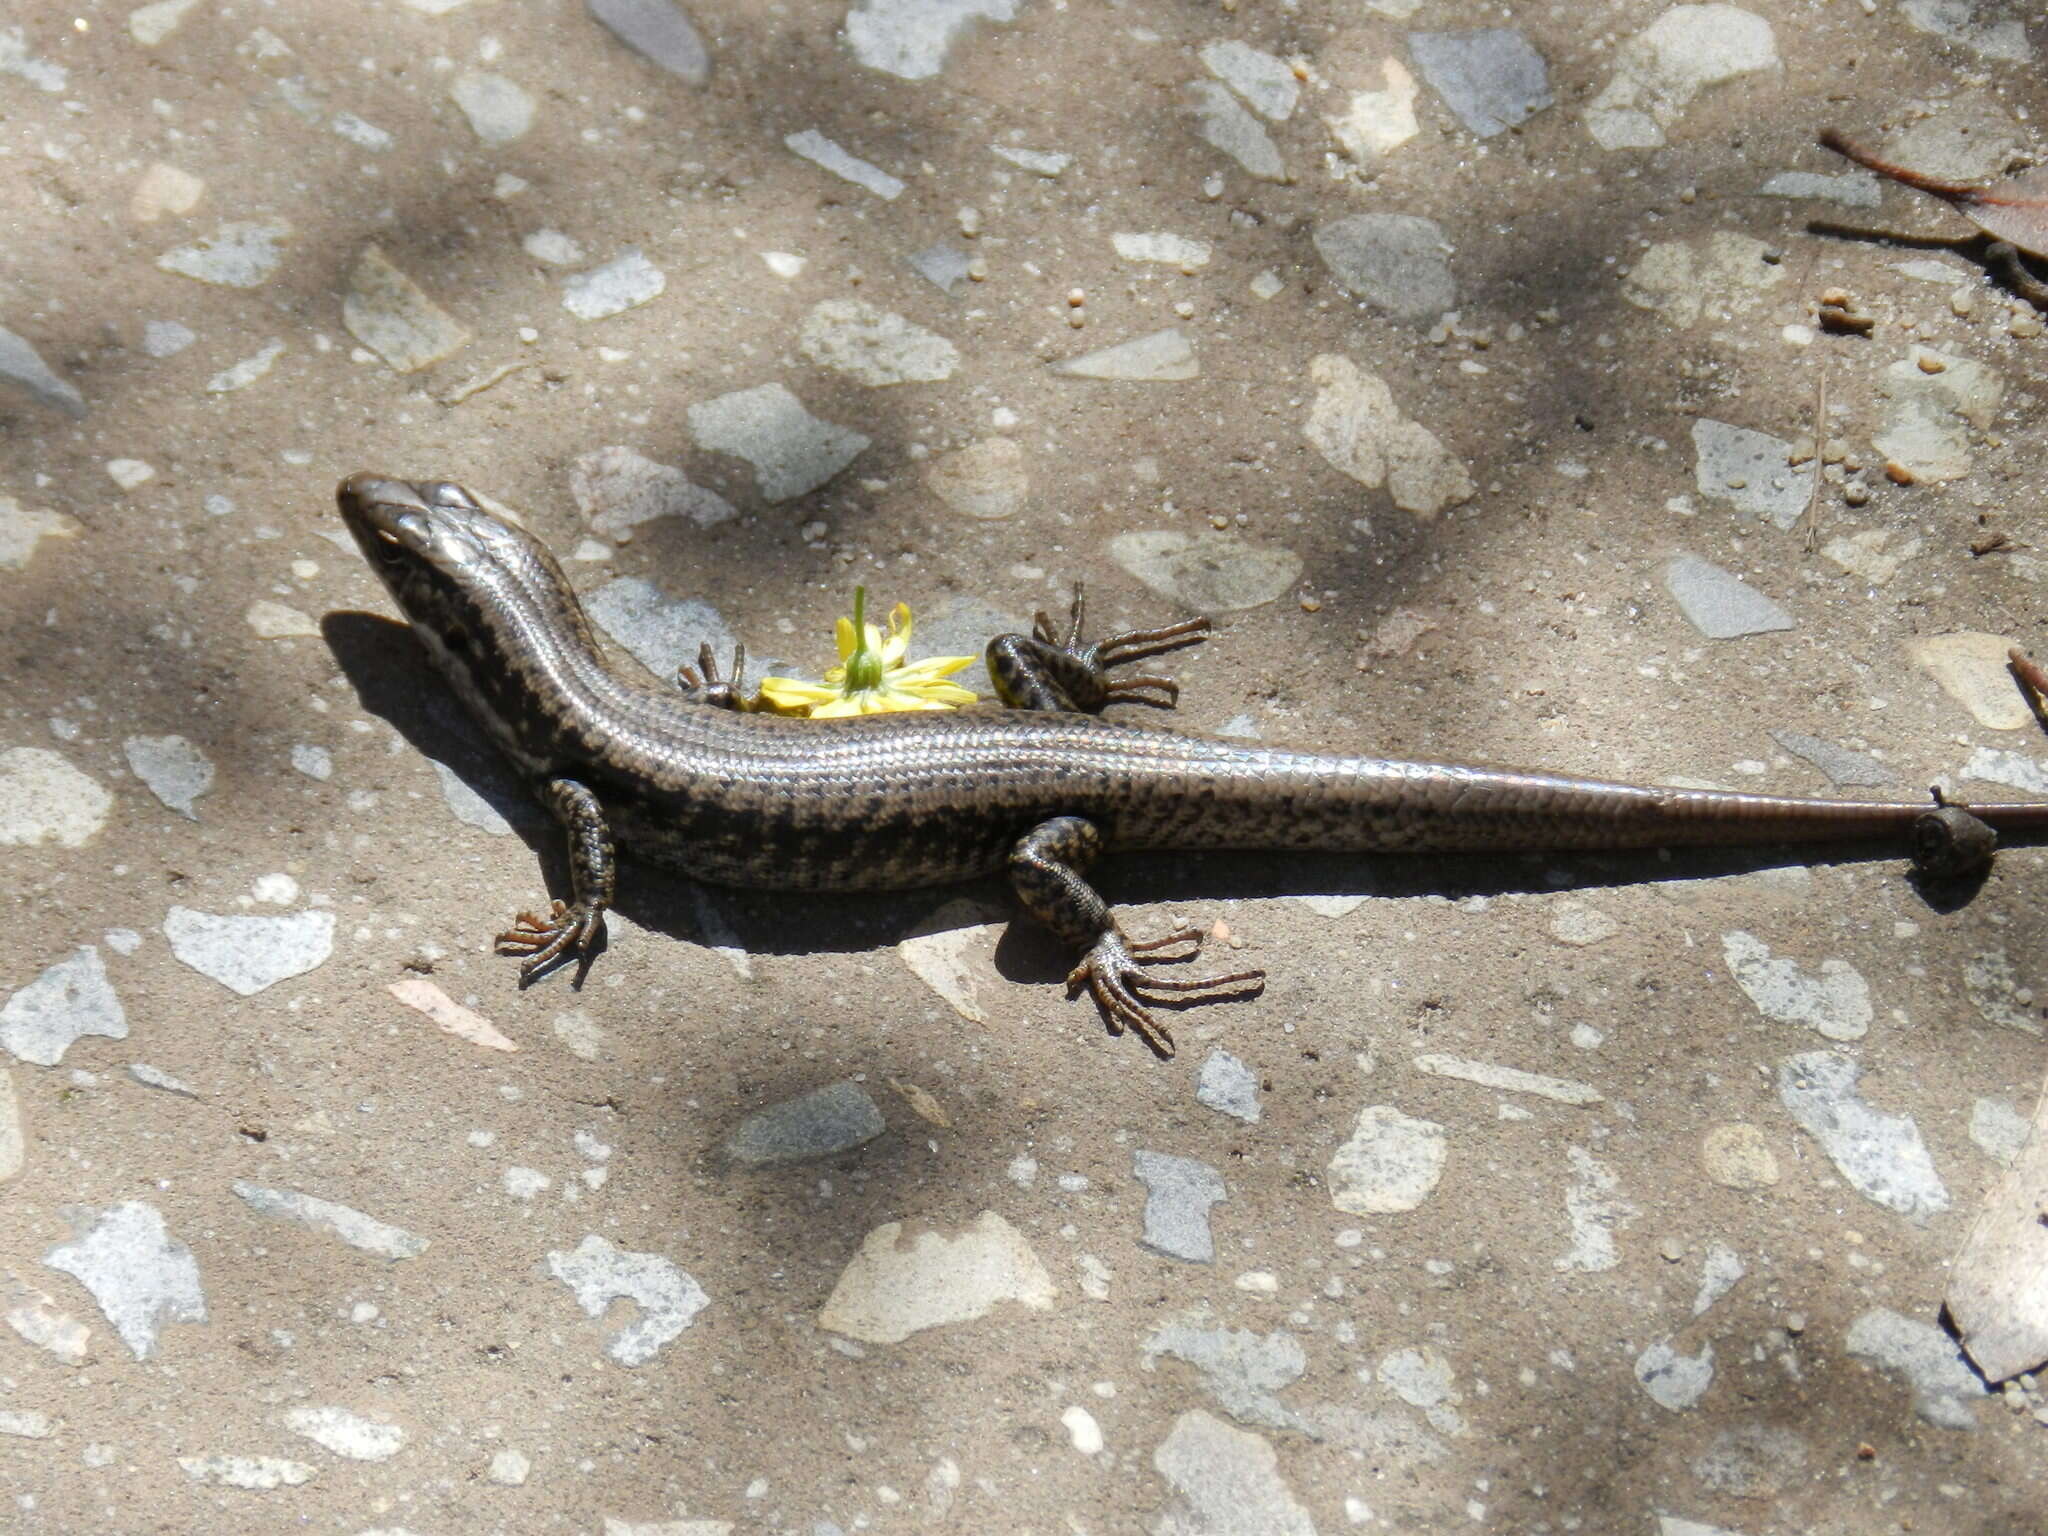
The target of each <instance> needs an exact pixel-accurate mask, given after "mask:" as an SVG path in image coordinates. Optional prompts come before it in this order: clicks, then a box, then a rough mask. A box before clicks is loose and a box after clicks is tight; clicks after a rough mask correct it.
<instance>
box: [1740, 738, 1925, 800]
mask: <svg viewBox="0 0 2048 1536" xmlns="http://www.w3.org/2000/svg"><path fill="white" fill-rule="evenodd" d="M1771 740H1773V741H1775V742H1776V743H1777V744H1778V745H1779V746H1781V747H1783V748H1784V749H1785V750H1786V751H1787V752H1790V753H1791V754H1792V755H1793V756H1794V757H1803V758H1805V759H1806V761H1808V762H1809V763H1811V764H1813V766H1814V767H1816V768H1818V769H1819V770H1820V771H1821V772H1822V773H1824V774H1826V775H1827V776H1828V782H1829V783H1830V784H1833V785H1835V786H1836V787H1837V788H1846V787H1848V786H1850V785H1865V786H1868V785H1875V784H1896V783H1897V782H1898V779H1899V776H1898V775H1897V774H1895V773H1893V772H1892V771H1891V769H1889V768H1887V767H1885V765H1884V764H1883V763H1880V762H1879V761H1878V760H1877V759H1876V758H1874V757H1866V756H1865V755H1864V754H1863V753H1861V752H1851V751H1850V750H1849V749H1848V748H1847V747H1838V746H1836V745H1835V744H1834V743H1833V742H1831V741H1822V740H1821V739H1820V738H1819V737H1818V736H1808V735H1806V734H1805V733H1804V732H1802V731H1773V732H1771Z"/></svg>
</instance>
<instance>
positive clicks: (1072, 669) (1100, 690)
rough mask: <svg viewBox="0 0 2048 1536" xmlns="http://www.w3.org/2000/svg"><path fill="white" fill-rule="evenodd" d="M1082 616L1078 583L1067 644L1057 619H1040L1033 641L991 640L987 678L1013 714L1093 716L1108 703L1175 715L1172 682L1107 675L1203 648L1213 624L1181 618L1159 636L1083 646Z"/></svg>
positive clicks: (1138, 633) (1147, 633)
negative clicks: (1136, 663)
mask: <svg viewBox="0 0 2048 1536" xmlns="http://www.w3.org/2000/svg"><path fill="white" fill-rule="evenodd" d="M1084 614H1085V605H1084V601H1083V595H1082V588H1081V584H1080V583H1079V582H1075V583H1074V602H1073V606H1072V608H1071V609H1070V610H1069V615H1068V624H1067V630H1066V635H1065V637H1064V638H1062V637H1061V635H1060V632H1059V630H1058V629H1057V628H1056V627H1055V626H1054V624H1053V622H1052V620H1051V619H1050V618H1048V617H1047V616H1046V615H1045V614H1044V613H1039V614H1037V615H1036V616H1035V620H1034V623H1033V625H1032V629H1031V633H1030V634H1029V635H998V636H996V638H995V639H993V640H991V641H990V642H989V646H988V674H989V680H990V681H991V682H993V683H994V684H995V689H996V696H997V697H998V698H1000V699H1001V700H1002V701H1003V703H1004V704H1006V705H1008V706H1009V707H1010V708H1011V709H1039V710H1074V711H1079V712H1082V713H1085V714H1091V715H1094V714H1100V713H1101V712H1102V711H1103V709H1104V708H1106V707H1107V706H1108V705H1111V704H1149V705H1151V706H1152V707H1153V708H1154V709H1172V708H1173V707H1174V705H1175V704H1176V703H1178V702H1179V700H1180V685H1179V684H1178V683H1175V682H1174V681H1173V680H1172V679H1170V678H1164V677H1155V676H1152V675H1150V674H1141V675H1138V676H1131V677H1113V676H1111V675H1110V669H1111V668H1112V667H1122V666H1128V665H1129V664H1130V663H1132V662H1134V661H1143V660H1145V659H1146V658H1148V657H1152V656H1158V655H1162V654H1164V653H1165V652H1167V651H1177V650H1180V649H1182V648H1183V647H1185V646H1190V645H1200V644H1201V643H1202V642H1203V641H1204V640H1206V639H1208V638H1209V621H1208V620H1207V619H1204V618H1195V619H1183V620H1182V621H1181V622H1180V623H1178V624H1166V625H1162V626H1160V627H1159V628H1156V629H1132V630H1125V631H1124V632H1122V633H1120V634H1115V635H1105V636H1104V637H1103V638H1102V639H1100V640H1098V641H1096V642H1095V643H1094V644H1092V645H1084V644H1082V643H1081V635H1082V630H1083V622H1084Z"/></svg>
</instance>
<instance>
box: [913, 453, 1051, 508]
mask: <svg viewBox="0 0 2048 1536" xmlns="http://www.w3.org/2000/svg"><path fill="white" fill-rule="evenodd" d="M924 483H925V484H926V485H927V486H929V487H930V488H931V492H932V494H933V495H934V496H936V497H938V498H939V500H941V501H943V502H944V503H945V504H946V505H947V506H949V507H951V508H952V509H953V510H954V511H955V512H958V513H961V514H962V515H964V516H967V517H973V518H979V519H981V520H983V521H985V522H995V521H998V520H1000V519H1002V518H1006V517H1011V516H1014V515H1015V514H1016V513H1017V512H1018V511H1019V510H1020V509H1021V508H1022V507H1023V505H1024V499H1025V497H1027V496H1028V495H1029V494H1030V492H1031V480H1030V475H1029V473H1028V471H1027V470H1026V469H1025V465H1024V449H1023V447H1022V445H1020V444H1019V443H1018V442H1017V441H1016V439H1014V438H1009V437H990V438H984V439H983V440H982V441H981V442H978V443H969V444H968V445H967V446H966V447H965V448H959V449H956V450H954V451H953V452H952V453H946V454H941V455H940V456H939V457H937V458H935V459H933V460H932V461H931V462H930V463H929V464H927V465H926V466H925V471H924Z"/></svg>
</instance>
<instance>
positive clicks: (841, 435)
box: [688, 384, 868, 501]
mask: <svg viewBox="0 0 2048 1536" xmlns="http://www.w3.org/2000/svg"><path fill="white" fill-rule="evenodd" d="M688 415H689V420H690V431H691V434H692V435H693V436H694V437H695V438H696V440H697V446H698V447H700V448H703V449H706V450H708V451H709V452H713V453H730V454H733V455H735V456H736V457H738V458H742V459H745V460H746V461H747V462H748V463H749V464H751V465H753V467H754V481H755V484H756V485H757V486H758V487H759V488H760V492H761V495H762V496H763V498H765V499H766V500H768V501H789V500H791V499H792V498H794V497H798V496H802V495H804V494H806V493H807V492H810V491H814V490H816V489H817V488H818V487H819V486H821V485H823V484H825V482H826V481H828V480H830V479H831V478H832V477H833V476H835V475H837V474H838V473H839V472H840V471H841V470H842V469H844V468H846V466H847V465H848V464H850V463H852V462H853V460H854V459H855V458H856V457H857V456H859V455H860V454H861V453H862V452H863V451H864V450H865V449H866V448H867V447H868V439H867V438H866V437H864V436H863V435H862V434H860V433H858V432H855V431H853V430H851V429H850V428H847V427H841V426H835V425H834V424H833V423H831V422H829V421H821V420H820V419H819V418H818V417H816V416H813V415H812V414H811V413H810V412H809V411H807V410H805V409H804V407H803V402H802V401H800V400H799V399H797V397H796V396H795V395H793V394H791V393H790V392H789V391H788V390H787V389H785V388H783V387H782V385H780V384H761V385H757V386H756V387H755V388H753V389H742V390H737V391H735V392H733V393H732V394H728V395H720V396H718V397H717V398H716V399H713V400H707V401H704V402H702V403H701V404H697V405H693V406H691V407H690V408H689V412H688Z"/></svg>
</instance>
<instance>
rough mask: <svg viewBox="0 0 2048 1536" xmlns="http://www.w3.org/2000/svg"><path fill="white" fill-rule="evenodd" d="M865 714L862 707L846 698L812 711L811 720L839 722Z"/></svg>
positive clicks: (835, 700)
mask: <svg viewBox="0 0 2048 1536" xmlns="http://www.w3.org/2000/svg"><path fill="white" fill-rule="evenodd" d="M863 713H865V711H864V710H862V709H861V707H860V705H859V704H858V703H856V702H855V701H854V700H852V699H846V698H835V699H834V700H833V701H832V702H831V703H829V704H820V705H817V706H816V707H815V708H813V709H812V710H811V718H812V719H813V720H837V719H840V718H842V717H843V716H846V715H858V714H863Z"/></svg>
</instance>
